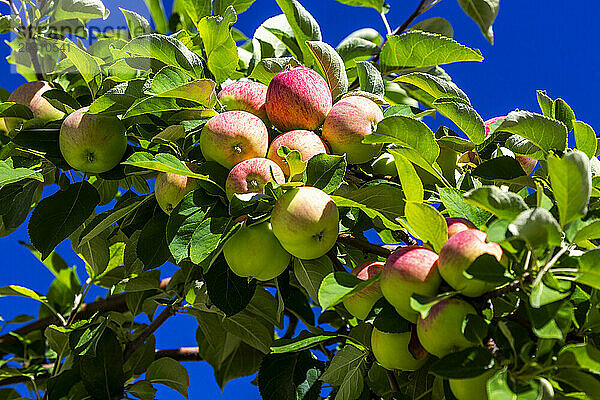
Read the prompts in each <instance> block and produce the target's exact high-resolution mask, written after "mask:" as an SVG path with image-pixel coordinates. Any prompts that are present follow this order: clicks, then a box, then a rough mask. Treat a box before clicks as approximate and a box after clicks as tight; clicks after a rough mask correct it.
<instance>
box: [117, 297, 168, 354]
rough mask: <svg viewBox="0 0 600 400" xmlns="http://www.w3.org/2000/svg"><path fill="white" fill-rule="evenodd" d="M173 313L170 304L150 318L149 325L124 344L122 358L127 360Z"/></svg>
mask: <svg viewBox="0 0 600 400" xmlns="http://www.w3.org/2000/svg"><path fill="white" fill-rule="evenodd" d="M174 314H175V311H174V310H173V307H171V305H168V306H166V307H165V309H164V310H162V311H161V313H160V314H158V316H157V317H156V318H154V320H152V322H151V323H150V325H148V326H147V327H146V329H144V330H143V331H142V333H141V334H140V335H139V336H138V337H137V338H135V340H133V341H132V342H129V343H128V344H127V346H125V353H124V354H123V359H124V360H125V361H127V360H128V359H129V357H131V356H132V355H133V353H134V352H135V351H136V350H137V349H138V348H139V347H140V346H141V345H143V344H144V342H145V341H146V339H148V338H149V337H150V336H152V335H154V332H156V331H157V330H158V328H160V327H161V325H162V324H164V323H165V322H166V321H167V320H168V319H169V318H170V317H171V316H172V315H174Z"/></svg>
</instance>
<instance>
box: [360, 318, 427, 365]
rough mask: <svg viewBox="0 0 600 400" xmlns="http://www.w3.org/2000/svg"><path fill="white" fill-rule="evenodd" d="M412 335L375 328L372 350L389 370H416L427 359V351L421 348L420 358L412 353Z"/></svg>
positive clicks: (376, 357)
mask: <svg viewBox="0 0 600 400" xmlns="http://www.w3.org/2000/svg"><path fill="white" fill-rule="evenodd" d="M411 336H412V333H411V332H402V333H389V332H382V331H380V330H379V329H377V328H373V332H372V333H371V350H372V351H373V355H374V356H375V359H376V360H377V361H378V362H379V364H381V365H382V366H383V367H384V368H385V369H389V370H394V369H399V370H402V371H416V370H417V369H419V368H421V367H422V366H423V364H425V362H426V361H427V353H426V352H425V351H423V350H422V349H421V351H419V353H420V354H419V356H420V358H418V359H417V358H415V356H413V355H412V353H411V351H410V350H411V349H412V347H413V345H414V344H413V343H411ZM417 342H418V341H417ZM418 347H420V346H418Z"/></svg>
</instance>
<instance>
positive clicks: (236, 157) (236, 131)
mask: <svg viewBox="0 0 600 400" xmlns="http://www.w3.org/2000/svg"><path fill="white" fill-rule="evenodd" d="M268 146H269V132H268V131H267V127H266V126H265V124H264V123H263V122H262V120H261V119H260V118H258V117H257V116H256V115H253V114H250V113H249V112H246V111H227V112H224V113H222V114H219V115H215V116H214V117H212V118H211V119H210V120H209V121H208V122H207V123H206V125H204V128H202V132H201V133H200V150H202V154H203V155H204V158H206V159H207V160H209V161H216V162H218V163H219V164H221V165H222V166H224V167H225V168H229V169H230V168H232V167H233V166H234V165H236V164H238V163H240V162H242V161H244V160H248V159H250V158H256V157H264V156H265V155H266V154H267V147H268Z"/></svg>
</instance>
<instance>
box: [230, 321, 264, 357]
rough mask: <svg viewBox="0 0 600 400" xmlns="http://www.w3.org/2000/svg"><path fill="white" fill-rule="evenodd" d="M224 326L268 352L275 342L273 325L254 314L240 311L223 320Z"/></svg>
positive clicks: (251, 344)
mask: <svg viewBox="0 0 600 400" xmlns="http://www.w3.org/2000/svg"><path fill="white" fill-rule="evenodd" d="M223 328H225V330H226V331H228V332H231V333H232V334H234V335H236V336H237V337H239V338H240V339H242V341H244V342H245V343H247V344H248V345H250V346H252V347H254V348H255V349H257V350H259V351H261V352H263V353H265V354H267V353H269V350H270V348H271V344H272V343H273V325H270V324H269V325H268V326H267V324H265V323H264V322H263V321H261V319H260V318H257V317H256V315H254V314H249V313H247V312H239V313H237V314H235V315H232V316H231V317H227V318H225V319H224V320H223Z"/></svg>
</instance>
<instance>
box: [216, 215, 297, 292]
mask: <svg viewBox="0 0 600 400" xmlns="http://www.w3.org/2000/svg"><path fill="white" fill-rule="evenodd" d="M223 255H224V256H225V260H226V261H227V265H229V268H231V270H232V271H233V272H234V273H235V274H236V275H239V276H243V277H249V278H256V279H258V280H259V281H268V280H269V279H273V278H275V277H277V276H278V275H280V274H281V273H282V272H283V271H285V269H286V268H287V266H288V264H289V263H290V260H291V258H292V256H291V255H290V254H289V253H288V252H287V251H285V250H284V249H283V247H281V244H279V241H278V240H277V238H276V237H275V235H273V230H272V228H271V223H269V222H267V221H266V222H261V223H259V224H257V225H253V226H246V225H243V226H242V227H241V228H240V229H239V230H238V231H237V232H236V233H234V234H233V236H231V238H229V240H227V242H225V245H224V246H223Z"/></svg>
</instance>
